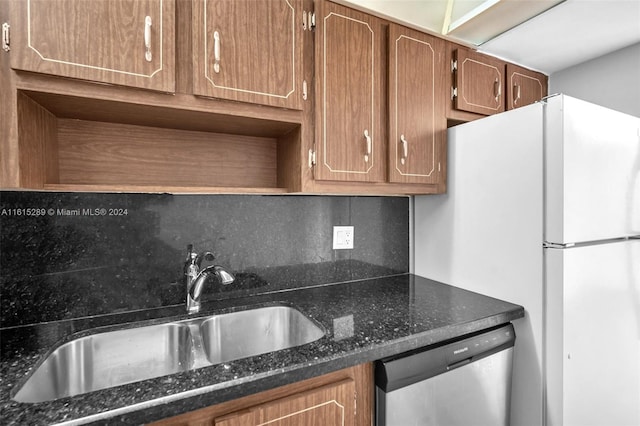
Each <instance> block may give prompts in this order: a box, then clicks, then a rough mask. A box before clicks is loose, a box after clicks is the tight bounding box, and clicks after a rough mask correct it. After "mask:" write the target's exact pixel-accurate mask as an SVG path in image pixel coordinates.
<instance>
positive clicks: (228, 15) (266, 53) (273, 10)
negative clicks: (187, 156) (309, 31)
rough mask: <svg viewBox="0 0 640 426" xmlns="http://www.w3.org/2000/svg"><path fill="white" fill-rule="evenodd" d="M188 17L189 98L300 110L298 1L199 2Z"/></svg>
mask: <svg viewBox="0 0 640 426" xmlns="http://www.w3.org/2000/svg"><path fill="white" fill-rule="evenodd" d="M193 11H194V21H193V22H195V23H196V24H195V25H193V48H194V64H195V66H194V93H196V94H198V95H203V96H212V97H217V98H223V99H232V100H238V101H245V102H253V103H260V104H265V105H272V106H280V107H286V108H293V109H301V108H302V96H301V94H300V91H301V88H302V78H301V76H302V1H301V0H262V1H252V0H204V1H198V2H196V3H194V8H193ZM216 35H217V37H218V40H219V41H218V46H219V60H218V61H217V60H216V56H215V46H216V43H215V36H216ZM216 62H217V63H218V66H219V68H216Z"/></svg>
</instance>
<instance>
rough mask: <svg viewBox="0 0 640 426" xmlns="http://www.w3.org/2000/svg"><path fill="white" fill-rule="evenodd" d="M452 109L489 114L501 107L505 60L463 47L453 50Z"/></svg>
mask: <svg viewBox="0 0 640 426" xmlns="http://www.w3.org/2000/svg"><path fill="white" fill-rule="evenodd" d="M453 61H454V62H453V63H454V66H453V68H454V80H455V86H454V87H455V90H456V91H457V94H456V96H455V97H454V105H455V108H456V109H459V110H462V111H468V112H475V113H477V114H484V115H491V114H497V113H499V112H503V111H504V97H503V95H502V94H503V92H504V91H503V87H504V68H505V63H504V62H502V61H500V60H499V59H496V58H492V57H490V56H486V55H483V54H480V53H476V52H473V51H471V50H467V49H456V50H455V51H454V52H453Z"/></svg>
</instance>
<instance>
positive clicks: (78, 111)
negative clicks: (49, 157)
mask: <svg viewBox="0 0 640 426" xmlns="http://www.w3.org/2000/svg"><path fill="white" fill-rule="evenodd" d="M24 93H26V94H28V95H29V97H31V98H32V99H34V100H35V101H37V102H38V103H39V104H40V105H42V106H43V107H45V108H46V109H48V110H49V111H50V112H51V113H53V114H54V115H56V116H57V117H60V118H75V119H79V120H87V121H105V122H113V123H122V124H137V125H142V126H150V127H164V128H169V129H179V130H196V131H203V132H216V133H231V134H238V135H246V136H260V137H271V138H277V137H279V136H281V135H284V134H287V133H289V132H290V131H292V130H293V129H295V128H296V127H299V126H300V124H299V123H296V122H295V117H289V116H287V115H284V114H283V115H280V116H278V115H275V114H272V113H269V112H267V111H265V113H264V114H261V115H260V117H252V116H255V115H256V114H255V111H252V110H251V109H249V108H247V107H246V105H244V106H245V107H244V108H242V106H241V105H240V104H238V103H236V102H233V104H234V105H210V107H209V108H207V104H206V103H211V101H210V100H204V101H205V105H202V103H200V102H197V101H202V99H194V98H193V96H179V95H176V96H175V97H172V98H173V99H172V100H173V102H171V103H169V102H161V103H158V102H150V103H149V104H146V103H140V98H141V96H138V97H136V96H128V97H124V98H122V99H123V100H122V101H121V100H106V99H96V98H90V97H85V96H68V95H58V94H51V93H44V92H34V91H24ZM147 93H151V92H147ZM79 95H86V94H85V93H79ZM139 95H140V94H139ZM185 98H190V99H185ZM189 100H192V101H194V100H195V101H196V102H189ZM225 107H226V108H225ZM186 108H191V109H186ZM262 116H265V117H266V118H261V117H262ZM278 118H281V119H282V120H286V121H278V120H277V119H278ZM292 118H293V120H292Z"/></svg>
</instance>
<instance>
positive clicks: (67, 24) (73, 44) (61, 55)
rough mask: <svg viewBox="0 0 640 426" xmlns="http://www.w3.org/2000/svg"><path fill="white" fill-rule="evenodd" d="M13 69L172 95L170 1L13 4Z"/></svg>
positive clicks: (66, 0) (59, 0) (31, 1)
mask: <svg viewBox="0 0 640 426" xmlns="http://www.w3.org/2000/svg"><path fill="white" fill-rule="evenodd" d="M11 4H12V7H13V22H16V24H12V25H11V30H12V40H11V41H12V43H11V47H12V49H11V66H12V68H14V69H19V70H26V71H34V72H39V73H45V74H54V75H59V76H65V77H72V78H79V79H85V80H93V81H98V82H104V83H112V84H120V85H126V86H135V87H141V88H145V89H154V90H161V91H164V92H173V91H174V89H175V63H174V56H175V32H174V19H175V4H174V1H171V0H25V1H14V2H12V3H11Z"/></svg>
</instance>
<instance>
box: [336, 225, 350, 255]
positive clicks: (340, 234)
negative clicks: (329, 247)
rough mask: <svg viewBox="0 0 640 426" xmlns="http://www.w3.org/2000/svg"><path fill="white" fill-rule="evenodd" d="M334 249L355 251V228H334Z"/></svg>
mask: <svg viewBox="0 0 640 426" xmlns="http://www.w3.org/2000/svg"><path fill="white" fill-rule="evenodd" d="M333 249H334V250H343V249H353V226H334V227H333Z"/></svg>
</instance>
